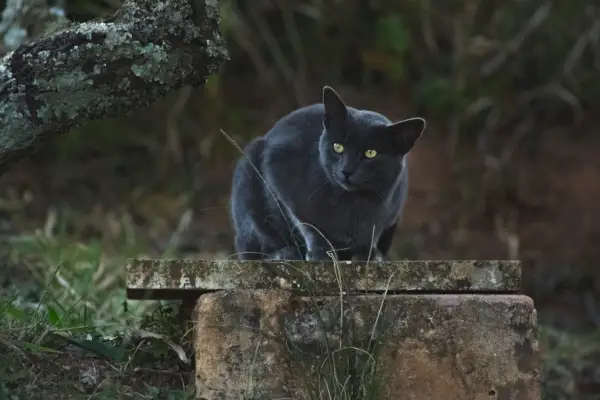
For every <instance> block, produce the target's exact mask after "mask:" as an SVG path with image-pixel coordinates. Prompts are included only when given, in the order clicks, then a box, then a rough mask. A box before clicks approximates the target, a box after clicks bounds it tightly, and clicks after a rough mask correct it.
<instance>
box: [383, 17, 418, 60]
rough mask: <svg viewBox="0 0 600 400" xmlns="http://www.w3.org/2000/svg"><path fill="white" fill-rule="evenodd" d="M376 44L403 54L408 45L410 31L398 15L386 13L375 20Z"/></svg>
mask: <svg viewBox="0 0 600 400" xmlns="http://www.w3.org/2000/svg"><path fill="white" fill-rule="evenodd" d="M375 37H376V39H375V40H376V42H377V45H378V46H379V47H380V48H382V49H383V50H387V51H390V52H393V53H396V54H399V55H403V54H404V53H405V52H406V51H407V50H408V48H409V45H410V31H409V30H408V29H407V28H406V26H405V25H404V23H403V22H402V19H401V18H400V17H399V16H398V15H393V14H392V15H388V16H385V17H382V18H380V19H379V20H377V22H376V24H375Z"/></svg>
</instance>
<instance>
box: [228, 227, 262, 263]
mask: <svg viewBox="0 0 600 400" xmlns="http://www.w3.org/2000/svg"><path fill="white" fill-rule="evenodd" d="M235 249H236V254H237V256H238V259H239V260H242V261H243V260H261V259H263V258H264V254H263V252H262V246H261V245H260V241H259V240H258V238H257V237H256V236H254V235H253V234H252V233H250V232H247V233H238V234H237V235H235Z"/></svg>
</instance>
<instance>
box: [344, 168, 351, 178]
mask: <svg viewBox="0 0 600 400" xmlns="http://www.w3.org/2000/svg"><path fill="white" fill-rule="evenodd" d="M342 175H344V179H348V178H350V175H352V171H350V170H348V169H343V170H342Z"/></svg>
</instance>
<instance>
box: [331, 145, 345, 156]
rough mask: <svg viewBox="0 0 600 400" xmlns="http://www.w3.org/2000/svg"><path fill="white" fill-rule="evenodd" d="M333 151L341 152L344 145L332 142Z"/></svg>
mask: <svg viewBox="0 0 600 400" xmlns="http://www.w3.org/2000/svg"><path fill="white" fill-rule="evenodd" d="M333 151H335V152H336V153H338V154H340V153H343V152H344V146H342V145H341V144H339V143H334V144H333Z"/></svg>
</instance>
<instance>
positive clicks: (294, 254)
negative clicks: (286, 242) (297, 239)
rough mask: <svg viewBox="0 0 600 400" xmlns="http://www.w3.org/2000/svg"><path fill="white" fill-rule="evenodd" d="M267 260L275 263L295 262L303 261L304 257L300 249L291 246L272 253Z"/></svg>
mask: <svg viewBox="0 0 600 400" xmlns="http://www.w3.org/2000/svg"><path fill="white" fill-rule="evenodd" d="M266 259H267V260H274V261H293V260H303V259H304V257H303V255H302V252H301V251H300V250H299V249H298V248H296V247H293V246H289V247H284V248H283V249H279V250H277V251H275V252H273V253H271V254H270V255H269V256H268V257H267V258H266Z"/></svg>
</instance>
